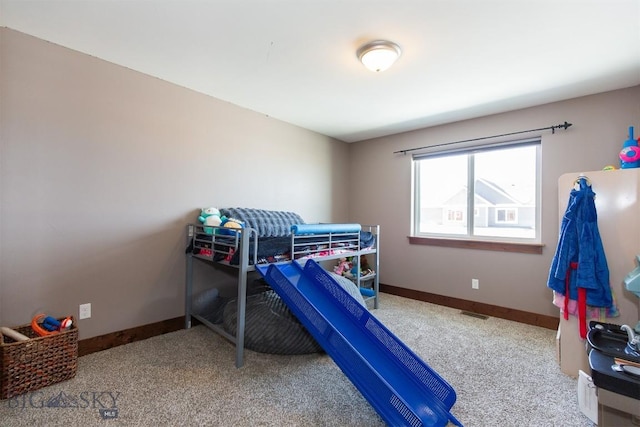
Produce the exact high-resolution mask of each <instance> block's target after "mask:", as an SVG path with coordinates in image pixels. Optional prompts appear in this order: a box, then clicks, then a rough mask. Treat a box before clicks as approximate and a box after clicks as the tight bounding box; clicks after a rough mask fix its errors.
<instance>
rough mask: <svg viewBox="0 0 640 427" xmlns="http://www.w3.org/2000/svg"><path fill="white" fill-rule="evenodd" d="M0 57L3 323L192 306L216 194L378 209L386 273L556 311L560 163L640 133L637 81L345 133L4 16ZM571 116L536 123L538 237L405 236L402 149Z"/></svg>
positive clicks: (350, 214)
mask: <svg viewBox="0 0 640 427" xmlns="http://www.w3.org/2000/svg"><path fill="white" fill-rule="evenodd" d="M0 67H1V69H0V96H1V99H2V102H1V103H0V108H1V111H0V179H1V181H0V185H1V187H0V202H1V203H0V324H3V325H17V324H22V323H27V322H28V321H29V320H30V319H31V316H32V315H34V314H35V313H37V312H39V311H45V312H47V313H50V314H55V315H63V314H69V313H72V314H77V310H78V305H79V304H81V303H86V302H91V303H92V305H93V307H92V308H93V315H92V318H91V319H88V320H82V321H80V335H81V338H89V337H92V336H96V335H101V334H105V333H109V332H113V331H119V330H122V329H126V328H129V327H134V326H139V325H143V324H147V323H152V322H156V321H161V320H165V319H170V318H173V317H177V316H181V315H183V314H184V311H183V300H182V293H183V282H184V244H185V242H184V235H183V233H184V225H185V224H186V223H187V222H191V221H195V219H196V217H197V213H198V208H200V207H203V206H205V205H213V206H218V207H225V206H243V207H258V208H263V209H285V210H292V211H296V212H298V213H300V214H301V215H302V216H303V217H304V218H305V219H306V220H307V221H347V220H348V221H357V222H361V223H366V224H381V225H382V239H381V242H382V248H381V281H382V282H383V283H386V284H389V285H394V286H401V287H405V288H409V289H417V290H422V291H425V292H432V293H436V294H440V295H445V296H451V297H457V298H463V299H467V300H472V301H479V302H483V303H487V304H494V305H498V306H502V307H506V308H514V309H519V310H525V311H529V312H534V313H538V314H543V315H552V316H557V315H558V311H557V309H556V308H555V307H554V306H553V305H552V304H551V294H550V292H549V291H548V290H547V288H546V286H545V283H546V276H547V273H548V268H549V264H550V262H551V257H552V256H553V252H554V250H555V244H556V241H557V233H558V201H557V191H558V188H557V179H558V177H559V176H560V175H562V174H563V173H566V172H581V171H589V170H599V169H601V168H602V167H603V166H605V165H607V164H617V154H618V151H619V150H620V147H621V144H622V142H623V141H624V140H625V139H626V134H627V128H628V126H630V125H635V126H637V128H638V129H639V131H638V132H636V133H640V122H638V120H640V119H639V117H640V87H635V88H631V89H626V90H620V91H615V92H610V93H605V94H601V95H596V96H590V97H585V98H580V99H574V100H570V101H565V102H558V103H554V104H549V105H545V106H541V107H536V108H531V109H526V110H520V111H514V112H510V113H506V114H500V115H495V116H490V117H484V118H480V119H476V120H469V121H464V122H458V123H454V124H450V125H444V126H438V127H432V128H428V129H423V130H419V131H414V132H409V133H405V134H399V135H394V136H390V137H385V138H379V139H375V140H370V141H365V142H361V143H355V144H344V143H341V142H338V141H335V140H332V139H331V138H328V137H325V136H322V135H318V134H315V133H313V132H310V131H307V130H304V129H301V128H298V127H295V126H292V125H289V124H286V123H283V122H279V121H277V120H273V119H271V118H269V117H266V116H264V115H261V114H258V113H255V112H251V111H248V110H245V109H242V108H239V107H236V106H233V105H231V104H229V103H225V102H222V101H220V100H216V99H213V98H211V97H207V96H205V95H201V94H198V93H195V92H192V91H190V90H187V89H184V88H182V87H178V86H175V85H172V84H169V83H166V82H163V81H161V80H158V79H155V78H152V77H149V76H146V75H143V74H140V73H137V72H134V71H131V70H128V69H125V68H122V67H119V66H116V65H113V64H110V63H107V62H105V61H101V60H98V59H96V58H93V57H90V56H87V55H83V54H80V53H78V52H74V51H71V50H68V49H65V48H62V47H59V46H56V45H53V44H51V43H48V42H45V41H42V40H38V39H35V38H33V37H30V36H27V35H24V34H21V33H18V32H15V31H12V30H8V29H6V28H2V29H0ZM564 120H567V121H569V122H571V123H573V125H574V126H573V127H571V128H570V129H569V130H568V131H558V132H556V133H555V134H551V133H549V132H545V133H543V134H542V153H543V154H542V156H543V158H542V161H543V194H542V200H543V202H542V203H543V218H542V241H543V243H544V244H545V248H544V251H543V254H542V255H525V254H515V253H502V252H491V251H481V250H465V249H452V248H441V247H429V246H412V245H409V244H408V239H407V236H408V235H409V233H410V223H411V221H410V216H411V215H410V206H411V203H410V202H411V160H410V156H408V155H407V156H403V155H394V154H393V151H397V150H401V149H407V148H412V147H419V146H424V145H429V144H438V143H443V142H450V141H456V140H461V139H467V138H474V137H480V136H486V135H494V134H499V133H505V132H512V131H518V130H522V129H530V128H537V127H543V126H549V125H551V124H558V123H562V122H563V121H564ZM347 179H348V180H350V181H347ZM345 182H349V184H345ZM564 190H566V191H568V189H563V191H564ZM563 208H564V207H563ZM208 274H209V273H208V272H205V271H198V272H197V276H198V277H199V278H202V277H204V279H205V280H206V279H208ZM471 278H478V279H480V289H479V290H472V289H471V283H470V282H471Z"/></svg>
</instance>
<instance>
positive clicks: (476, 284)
mask: <svg viewBox="0 0 640 427" xmlns="http://www.w3.org/2000/svg"><path fill="white" fill-rule="evenodd" d="M471 289H480V281H479V280H478V279H471Z"/></svg>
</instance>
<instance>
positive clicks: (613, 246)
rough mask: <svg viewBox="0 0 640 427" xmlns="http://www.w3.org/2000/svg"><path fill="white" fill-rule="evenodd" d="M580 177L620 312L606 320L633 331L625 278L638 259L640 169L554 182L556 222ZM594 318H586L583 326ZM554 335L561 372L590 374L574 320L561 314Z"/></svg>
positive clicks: (639, 310) (633, 299)
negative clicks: (590, 194)
mask: <svg viewBox="0 0 640 427" xmlns="http://www.w3.org/2000/svg"><path fill="white" fill-rule="evenodd" d="M580 175H584V176H585V177H586V178H588V179H589V181H590V182H591V186H592V188H593V191H594V192H595V193H596V198H595V204H596V210H597V213H598V229H599V231H600V236H601V238H602V244H603V246H604V251H605V255H606V257H607V264H608V266H609V279H610V284H611V290H612V291H613V294H614V297H615V300H616V303H617V306H618V309H619V311H620V317H614V318H606V319H605V320H604V321H606V322H608V323H615V324H618V325H622V324H627V325H630V326H632V327H633V326H635V325H636V324H637V323H638V320H639V318H640V298H638V297H637V296H636V295H635V294H634V293H632V292H630V291H628V290H627V289H626V288H625V285H624V278H625V276H626V275H627V274H628V273H629V272H630V271H631V270H633V269H634V268H635V267H636V256H637V255H638V254H640V169H620V170H614V171H594V172H575V173H568V174H564V175H562V176H561V177H560V178H559V179H558V201H559V218H560V222H561V221H562V217H563V215H564V213H565V210H566V208H567V203H568V200H569V193H570V191H571V189H572V188H573V185H574V182H575V181H576V179H577V178H578V177H579V176H580ZM553 250H555V248H554V249H553ZM592 319H593V318H588V319H587V323H588V322H589V320H592ZM595 320H599V319H595ZM558 332H559V333H558V337H559V343H558V344H559V346H558V349H559V358H560V366H561V369H562V372H564V373H565V374H567V375H571V376H572V377H577V376H578V371H579V370H580V369H581V370H583V371H584V372H590V368H589V361H588V358H587V352H586V349H585V340H582V339H581V338H580V334H579V329H578V321H577V318H576V317H575V316H569V320H564V317H563V316H562V315H560V327H559V331H558Z"/></svg>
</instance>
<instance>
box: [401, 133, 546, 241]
mask: <svg viewBox="0 0 640 427" xmlns="http://www.w3.org/2000/svg"><path fill="white" fill-rule="evenodd" d="M413 167H414V170H413V173H414V182H413V185H414V197H413V212H414V221H413V233H412V234H413V236H416V237H437V238H453V239H461V238H462V239H470V240H474V239H475V240H489V241H505V242H519V241H522V242H531V243H539V242H540V225H539V224H540V140H539V139H534V140H526V141H515V142H509V143H500V144H495V145H486V146H482V147H470V148H466V149H459V150H456V151H446V152H436V153H428V154H417V155H414V158H413Z"/></svg>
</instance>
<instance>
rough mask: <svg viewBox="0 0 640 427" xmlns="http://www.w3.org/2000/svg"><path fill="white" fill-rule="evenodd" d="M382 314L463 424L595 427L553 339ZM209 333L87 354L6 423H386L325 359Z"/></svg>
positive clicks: (487, 324) (498, 327) (415, 314)
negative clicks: (438, 379) (241, 349)
mask: <svg viewBox="0 0 640 427" xmlns="http://www.w3.org/2000/svg"><path fill="white" fill-rule="evenodd" d="M373 313H374V314H375V316H376V317H377V318H378V319H379V320H381V321H382V322H383V323H384V324H385V325H386V326H387V327H388V328H389V329H390V330H391V331H393V332H394V333H395V334H396V335H397V336H398V337H399V338H400V339H401V340H403V341H404V343H405V344H407V345H408V346H409V347H410V348H411V349H412V350H413V351H414V352H416V353H417V354H418V355H419V356H420V357H422V358H423V359H424V360H425V361H426V362H427V363H428V364H429V365H430V366H431V367H432V368H433V369H434V370H436V371H437V372H438V373H439V374H440V375H441V376H442V377H444V378H445V379H446V380H447V381H448V382H449V383H450V384H451V385H452V386H453V387H454V389H455V390H456V392H457V394H458V400H457V402H456V404H455V405H454V406H453V409H452V413H453V414H454V415H455V416H456V418H458V419H459V420H460V421H461V422H462V423H463V424H464V425H465V426H563V427H566V426H592V425H593V424H592V423H591V422H590V421H589V420H588V419H587V418H586V417H585V416H584V415H582V413H581V412H580V410H579V409H578V406H577V394H576V387H577V382H576V380H574V379H572V378H570V377H567V376H565V375H564V374H562V373H561V371H560V368H559V366H558V364H557V363H556V360H555V331H552V330H548V329H543V328H537V327H533V326H528V325H523V324H519V323H515V322H509V321H506V320H502V319H496V318H489V319H487V320H482V319H477V318H474V317H470V316H465V315H462V314H460V312H459V311H458V310H454V309H449V308H446V307H441V306H437V305H433V304H428V303H422V302H417V301H413V300H409V299H405V298H401V297H397V296H393V295H387V294H382V295H381V303H380V309H378V310H374V311H373ZM234 360H235V356H234V348H233V346H232V345H231V344H230V343H228V342H227V341H225V340H224V339H222V338H221V337H219V336H218V335H216V334H215V333H213V332H211V331H210V330H208V329H207V328H205V327H204V326H197V327H194V328H192V329H190V330H181V331H177V332H174V333H170V334H166V335H163V336H159V337H154V338H151V339H148V340H145V341H141V342H137V343H133V344H129V345H125V346H121V347H117V348H114V349H111V350H107V351H103V352H100V353H94V354H91V355H88V356H84V357H81V358H80V360H79V367H78V374H77V376H76V377H75V378H74V379H72V380H69V381H67V382H64V383H60V384H56V385H53V386H50V387H47V388H44V389H41V390H39V391H37V392H33V393H29V394H26V395H23V396H20V397H18V398H14V399H9V400H3V401H0V426H3V427H4V426H65V427H69V426H72V427H73V426H116V425H122V426H383V425H384V422H383V421H382V420H381V419H380V417H379V416H378V414H377V413H376V412H375V410H374V409H373V408H372V407H371V406H370V405H369V403H368V402H367V401H366V400H365V399H364V398H363V397H362V396H361V394H360V393H359V392H358V391H357V389H356V388H355V387H354V386H353V385H352V384H351V382H350V381H349V379H348V378H347V377H346V376H344V375H343V374H342V372H341V371H340V369H339V368H338V367H337V366H336V365H335V363H334V362H333V360H332V359H331V358H330V357H329V356H327V355H325V354H313V355H306V356H277V355H267V354H261V353H255V352H252V351H247V352H246V361H245V366H244V367H243V368H241V369H236V368H235V366H234Z"/></svg>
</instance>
